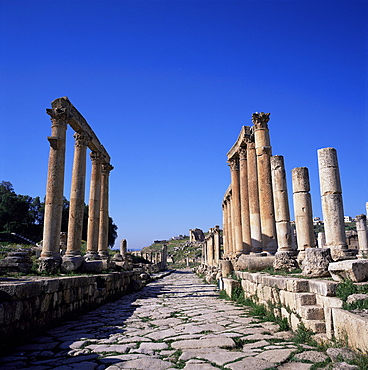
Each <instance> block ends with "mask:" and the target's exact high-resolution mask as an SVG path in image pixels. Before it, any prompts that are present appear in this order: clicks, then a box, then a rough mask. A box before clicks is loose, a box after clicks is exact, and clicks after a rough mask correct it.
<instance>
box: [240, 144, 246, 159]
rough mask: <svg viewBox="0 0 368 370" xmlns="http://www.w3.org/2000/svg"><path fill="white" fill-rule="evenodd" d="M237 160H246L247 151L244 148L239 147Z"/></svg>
mask: <svg viewBox="0 0 368 370" xmlns="http://www.w3.org/2000/svg"><path fill="white" fill-rule="evenodd" d="M239 160H240V161H245V160H247V149H246V148H244V147H241V148H240V149H239Z"/></svg>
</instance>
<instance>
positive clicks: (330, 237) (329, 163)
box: [318, 148, 348, 259]
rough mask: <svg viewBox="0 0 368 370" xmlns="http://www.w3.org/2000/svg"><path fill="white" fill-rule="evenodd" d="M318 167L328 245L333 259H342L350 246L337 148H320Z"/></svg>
mask: <svg viewBox="0 0 368 370" xmlns="http://www.w3.org/2000/svg"><path fill="white" fill-rule="evenodd" d="M318 167H319V178H320V187H321V197H322V213H323V219H324V225H325V236H326V247H327V248H330V249H331V256H332V258H333V259H341V258H344V257H346V256H347V252H348V246H347V244H346V236H345V223H344V210H343V202H342V189H341V182H340V173H339V165H338V162H337V153H336V149H334V148H323V149H319V150H318Z"/></svg>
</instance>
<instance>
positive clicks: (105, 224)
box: [98, 163, 114, 260]
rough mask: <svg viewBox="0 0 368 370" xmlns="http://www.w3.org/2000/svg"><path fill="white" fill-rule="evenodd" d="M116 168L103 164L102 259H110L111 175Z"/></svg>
mask: <svg viewBox="0 0 368 370" xmlns="http://www.w3.org/2000/svg"><path fill="white" fill-rule="evenodd" d="M113 168H114V167H113V166H111V164H109V163H103V164H102V178H101V201H100V231H99V237H98V254H99V256H100V257H101V259H103V260H106V259H108V258H109V253H108V251H107V249H108V232H109V175H110V171H111V170H112V169H113Z"/></svg>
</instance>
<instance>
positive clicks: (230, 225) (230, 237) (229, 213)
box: [227, 191, 234, 256]
mask: <svg viewBox="0 0 368 370" xmlns="http://www.w3.org/2000/svg"><path fill="white" fill-rule="evenodd" d="M232 208H233V207H232V196H231V191H230V193H229V195H228V196H227V217H228V218H227V225H228V231H229V232H228V240H229V244H228V246H229V247H228V254H229V256H231V254H232V253H233V252H234V238H233V235H234V230H233V222H232Z"/></svg>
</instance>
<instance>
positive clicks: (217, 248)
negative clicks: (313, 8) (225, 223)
mask: <svg viewBox="0 0 368 370" xmlns="http://www.w3.org/2000/svg"><path fill="white" fill-rule="evenodd" d="M220 239H221V236H220V227H219V226H215V229H214V235H213V249H214V256H213V260H214V264H215V265H216V266H217V265H218V264H219V262H220V245H221V240H220Z"/></svg>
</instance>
